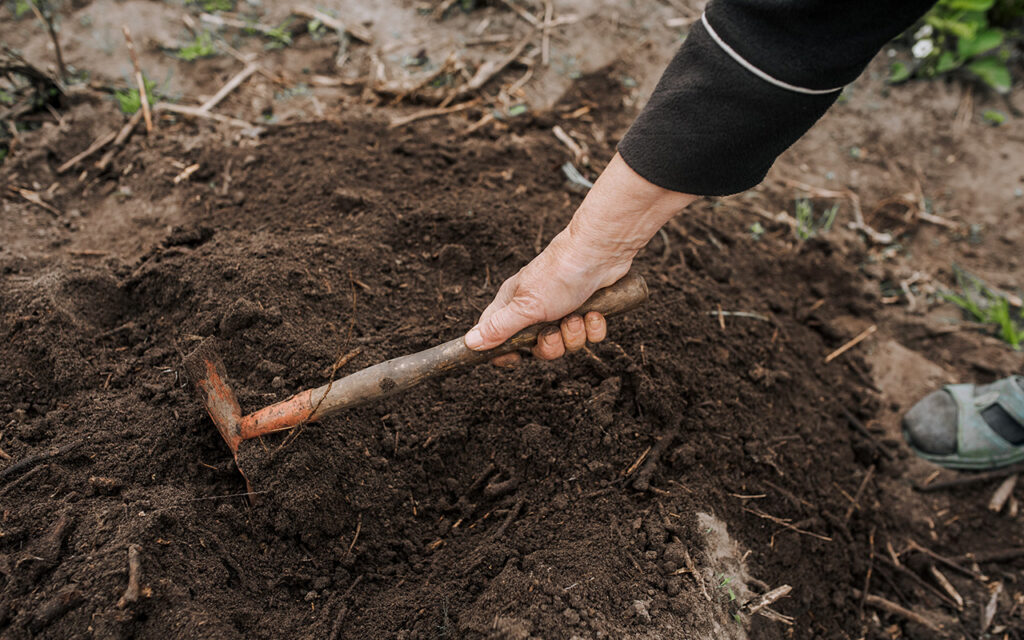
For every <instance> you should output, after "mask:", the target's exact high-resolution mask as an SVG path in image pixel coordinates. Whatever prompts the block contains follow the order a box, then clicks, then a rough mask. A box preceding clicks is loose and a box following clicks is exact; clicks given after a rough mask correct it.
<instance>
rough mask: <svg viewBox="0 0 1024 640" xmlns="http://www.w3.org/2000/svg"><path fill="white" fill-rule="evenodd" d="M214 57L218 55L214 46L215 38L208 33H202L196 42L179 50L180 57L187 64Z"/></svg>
mask: <svg viewBox="0 0 1024 640" xmlns="http://www.w3.org/2000/svg"><path fill="white" fill-rule="evenodd" d="M214 55H217V49H216V47H214V46H213V36H212V35H210V33H209V32H208V31H204V32H202V33H200V34H199V35H198V36H196V39H195V40H193V41H192V42H190V43H188V44H187V45H185V46H184V47H181V48H180V49H178V57H179V58H181V59H182V60H184V61H186V62H192V61H193V60H198V59H199V58H209V57H210V56H214Z"/></svg>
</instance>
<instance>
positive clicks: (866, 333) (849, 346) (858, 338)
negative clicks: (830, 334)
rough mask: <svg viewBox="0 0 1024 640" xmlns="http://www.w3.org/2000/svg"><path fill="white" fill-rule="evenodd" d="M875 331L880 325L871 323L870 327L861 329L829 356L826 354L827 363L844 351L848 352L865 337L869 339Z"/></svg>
mask: <svg viewBox="0 0 1024 640" xmlns="http://www.w3.org/2000/svg"><path fill="white" fill-rule="evenodd" d="M875 331H878V325H874V324H873V325H871V326H870V327H868V328H867V329H865V330H863V331H861V332H860V333H859V334H857V335H856V336H855V337H854V338H853V339H852V340H850V341H849V342H847V343H846V344H844V345H843V346H841V347H839V348H838V349H836V350H835V351H833V352H832V353H830V354H828V355H827V356H825V364H828V363H829V362H832V361H833V360H835V359H836V358H838V357H839V356H841V355H843V354H844V353H846V352H847V351H849V350H850V349H852V348H854V347H856V346H857V345H858V344H860V343H861V342H863V341H864V340H865V339H867V338H868V337H869V336H870V335H871V334H872V333H874V332H875Z"/></svg>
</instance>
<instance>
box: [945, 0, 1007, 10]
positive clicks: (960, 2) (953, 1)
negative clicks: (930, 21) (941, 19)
mask: <svg viewBox="0 0 1024 640" xmlns="http://www.w3.org/2000/svg"><path fill="white" fill-rule="evenodd" d="M995 3H996V0H943V1H942V2H940V3H939V4H941V5H942V6H943V7H948V8H950V9H953V10H955V11H988V10H989V9H991V8H992V5H994V4H995Z"/></svg>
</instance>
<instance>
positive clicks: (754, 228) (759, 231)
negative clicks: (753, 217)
mask: <svg viewBox="0 0 1024 640" xmlns="http://www.w3.org/2000/svg"><path fill="white" fill-rule="evenodd" d="M747 230H748V231H749V232H750V237H751V238H753V239H754V240H760V239H761V236H763V235H764V232H765V228H764V225H762V224H761V223H760V222H755V223H754V224H752V225H750V228H749V229H747Z"/></svg>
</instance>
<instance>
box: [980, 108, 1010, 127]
mask: <svg viewBox="0 0 1024 640" xmlns="http://www.w3.org/2000/svg"><path fill="white" fill-rule="evenodd" d="M981 117H982V118H984V119H985V122H987V123H989V124H990V125H992V126H993V127H998V126H999V125H1001V124H1003V123H1004V122H1006V114H1005V113H1003V112H1002V111H996V110H995V109H986V110H985V112H984V113H982V114H981Z"/></svg>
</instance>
